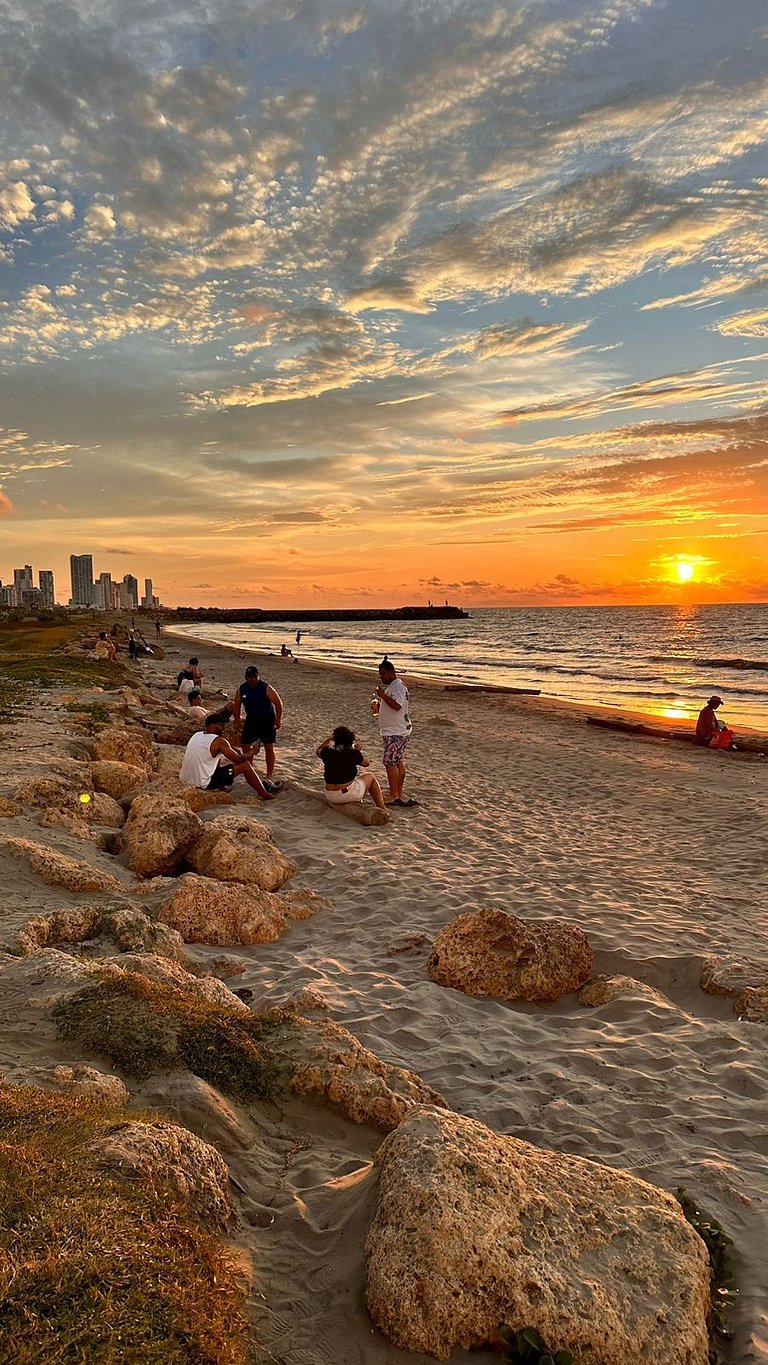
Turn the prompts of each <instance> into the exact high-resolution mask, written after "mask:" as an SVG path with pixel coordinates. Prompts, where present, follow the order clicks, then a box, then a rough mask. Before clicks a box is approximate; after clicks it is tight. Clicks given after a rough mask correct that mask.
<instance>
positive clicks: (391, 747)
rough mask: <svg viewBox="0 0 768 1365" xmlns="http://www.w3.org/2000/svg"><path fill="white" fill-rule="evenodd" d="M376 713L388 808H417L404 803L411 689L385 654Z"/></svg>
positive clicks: (410, 802)
mask: <svg viewBox="0 0 768 1365" xmlns="http://www.w3.org/2000/svg"><path fill="white" fill-rule="evenodd" d="M376 701H378V708H376V709H375V710H374V714H377V715H378V717H379V734H380V735H381V739H382V745H383V750H384V754H383V756H384V767H385V768H386V770H387V780H388V782H389V800H388V802H387V805H388V806H409V807H410V806H417V805H418V804H419V803H418V801H413V800H410V801H404V800H403V785H404V783H405V751H406V748H407V746H408V740H409V739H410V737H411V731H412V730H413V726H412V725H411V718H410V716H409V714H408V707H409V704H410V696H409V694H408V688H407V687H406V686H405V683H404V682H402V680H401V679H400V678H398V676H397V669H396V668H395V666H394V664H393V663H391V661H390V660H389V659H388V658H387V656H386V654H385V655H384V658H383V659H382V661H381V663H380V664H379V685H378V687H377V688H376V692H375V695H374V707H375V704H376Z"/></svg>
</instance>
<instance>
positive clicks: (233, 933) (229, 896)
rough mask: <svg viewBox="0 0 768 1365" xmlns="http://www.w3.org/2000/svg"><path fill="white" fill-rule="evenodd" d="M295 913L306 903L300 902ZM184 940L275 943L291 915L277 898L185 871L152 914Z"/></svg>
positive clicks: (300, 910) (267, 892) (251, 888)
mask: <svg viewBox="0 0 768 1365" xmlns="http://www.w3.org/2000/svg"><path fill="white" fill-rule="evenodd" d="M297 908H298V911H299V914H300V915H303V913H305V907H304V906H302V905H299V906H298V907H297ZM157 915H158V919H160V920H161V921H162V923H163V924H169V925H170V926H171V927H172V928H173V929H178V931H179V933H180V934H181V937H182V938H183V940H184V942H185V943H215V944H219V945H222V946H224V945H226V944H228V943H274V941H275V939H278V938H279V937H280V935H281V934H282V933H283V932H284V930H285V929H287V927H288V918H289V916H290V918H294V917H295V916H293V915H292V914H291V907H290V906H289V905H288V904H287V903H286V902H285V901H283V899H282V897H280V896H275V895H272V894H271V892H269V891H261V890H260V889H259V888H258V887H255V886H243V885H242V884H240V883H237V882H219V881H214V880H213V879H212V878H210V877H200V876H197V875H196V874H195V873H194V872H187V873H185V874H184V875H183V876H182V877H179V879H178V882H177V883H176V885H175V886H174V889H173V891H172V892H171V895H170V897H169V898H168V900H167V901H166V902H165V904H164V905H162V906H161V907H160V909H159V910H158V912H157Z"/></svg>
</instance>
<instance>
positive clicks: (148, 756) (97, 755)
mask: <svg viewBox="0 0 768 1365" xmlns="http://www.w3.org/2000/svg"><path fill="white" fill-rule="evenodd" d="M93 757H94V759H96V760H97V761H98V760H106V761H107V762H111V763H127V764H128V765H129V766H130V767H132V768H140V769H142V770H143V772H144V775H145V776H149V774H150V773H152V772H154V770H155V751H154V748H153V746H152V740H151V738H150V736H149V735H148V734H147V732H146V730H142V729H141V728H140V727H139V726H134V727H133V728H132V729H130V730H129V729H126V728H124V727H123V726H119V725H110V726H109V727H108V728H107V729H106V730H102V731H101V733H100V734H98V735H97V736H96V739H95V741H94V745H93Z"/></svg>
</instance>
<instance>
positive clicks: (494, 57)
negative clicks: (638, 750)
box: [0, 0, 768, 607]
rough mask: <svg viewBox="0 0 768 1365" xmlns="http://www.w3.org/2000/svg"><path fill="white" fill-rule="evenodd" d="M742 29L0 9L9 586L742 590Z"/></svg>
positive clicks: (767, 496) (687, 8)
mask: <svg viewBox="0 0 768 1365" xmlns="http://www.w3.org/2000/svg"><path fill="white" fill-rule="evenodd" d="M767 36H768V10H767V9H766V5H765V0H730V3H728V4H725V3H724V2H723V0H665V2H662V0H606V2H605V3H598V0H553V2H552V3H549V2H548V0H532V3H527V4H515V3H511V2H510V3H503V4H502V3H497V2H496V0H489V3H485V0H404V3H399V0H350V3H337V0H314V2H313V0H274V2H273V0H231V2H230V0H184V3H183V4H181V3H179V2H178V0H174V2H173V3H171V2H170V0H152V3H149V2H148V0H121V3H118V0H35V2H34V3H32V0H0V50H2V64H1V65H0V122H1V131H2V137H1V138H0V148H1V149H2V152H1V153H0V156H1V157H3V158H4V159H0V512H2V514H3V515H2V518H1V519H0V551H1V553H0V578H1V579H2V580H3V582H6V581H7V580H8V579H9V578H12V570H13V568H14V567H15V566H18V565H21V564H24V563H25V562H31V563H32V564H33V565H34V566H35V568H36V569H37V568H53V569H54V571H55V573H56V579H57V595H58V597H59V600H60V601H66V600H67V597H68V595H69V576H68V561H69V555H70V553H92V554H93V557H94V568H95V571H96V572H97V573H98V572H100V571H102V570H105V569H106V570H110V571H111V572H112V575H113V577H116V578H121V577H122V576H123V574H124V573H126V572H133V573H136V574H137V575H139V576H140V577H142V578H143V577H144V576H145V575H149V576H151V577H152V578H153V579H154V582H155V587H156V591H158V592H159V593H160V595H161V597H162V599H163V601H164V602H166V603H168V604H171V605H174V604H179V603H188V604H197V603H200V604H214V603H217V604H221V605H231V606H237V605H245V604H253V605H260V604H261V605H274V606H283V605H297V606H301V605H306V606H316V605H322V604H328V605H339V606H348V605H356V604H361V605H366V604H368V605H379V604H381V605H394V606H396V605H399V604H401V603H403V602H422V601H426V600H427V599H428V598H431V599H432V600H433V601H442V600H444V598H446V597H447V598H450V600H451V601H454V602H459V603H461V604H463V605H466V606H470V607H471V606H472V605H480V604H499V605H503V604H517V603H553V604H554V603H589V604H594V603H603V602H605V603H610V602H629V603H631V602H656V601H661V602H671V601H678V600H682V601H723V600H726V601H727V600H731V601H749V600H768V563H766V545H767V544H768V537H766V529H767V524H766V518H767V516H768V370H767V369H766V360H767V359H768V156H766V137H767V136H768V62H767V60H766V56H767V50H768V43H767V42H766V38H767ZM681 565H682V566H683V567H682V568H681V567H680V566H681Z"/></svg>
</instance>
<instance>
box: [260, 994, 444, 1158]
mask: <svg viewBox="0 0 768 1365" xmlns="http://www.w3.org/2000/svg"><path fill="white" fill-rule="evenodd" d="M269 1047H270V1050H271V1051H273V1053H274V1056H275V1057H276V1059H278V1061H280V1062H282V1063H285V1062H286V1061H287V1062H288V1063H289V1065H290V1069H291V1072H292V1074H291V1077H290V1088H291V1089H292V1090H293V1091H295V1093H296V1094H297V1095H308V1096H312V1097H313V1098H316V1099H323V1100H325V1101H326V1103H328V1104H332V1105H335V1106H336V1107H337V1108H339V1109H340V1110H341V1111H342V1113H344V1114H345V1115H346V1116H347V1118H348V1119H350V1120H351V1121H352V1123H365V1124H368V1125H369V1126H370V1127H372V1128H378V1129H380V1130H381V1131H382V1132H384V1133H388V1132H390V1131H391V1129H393V1128H396V1127H397V1125H398V1124H399V1123H402V1121H403V1119H404V1118H405V1117H406V1115H407V1114H408V1113H409V1112H410V1111H411V1110H412V1109H413V1108H414V1107H415V1106H417V1105H423V1104H430V1105H437V1106H444V1105H445V1104H446V1101H445V1100H444V1099H443V1096H442V1095H440V1094H438V1093H437V1091H435V1090H433V1089H432V1088H431V1086H428V1085H427V1084H426V1082H425V1081H423V1080H422V1079H421V1077H420V1076H417V1075H416V1073H415V1072H413V1071H408V1070H406V1069H404V1068H403V1067H399V1066H392V1065H391V1064H390V1063H389V1062H384V1061H382V1060H381V1058H380V1057H377V1056H376V1055H375V1053H373V1052H369V1050H368V1048H366V1047H363V1044H362V1043H361V1042H360V1041H359V1039H357V1038H355V1037H354V1036H353V1035H352V1034H351V1033H349V1032H348V1030H347V1029H345V1028H344V1027H343V1026H342V1025H341V1024H335V1023H333V1022H332V1021H331V1020H330V1019H322V1020H321V1019H304V1018H302V1017H301V1016H294V1017H292V1018H291V1019H290V1022H288V1023H286V1025H285V1026H284V1028H282V1029H278V1030H277V1031H275V1032H273V1033H272V1034H270V1038H269Z"/></svg>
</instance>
